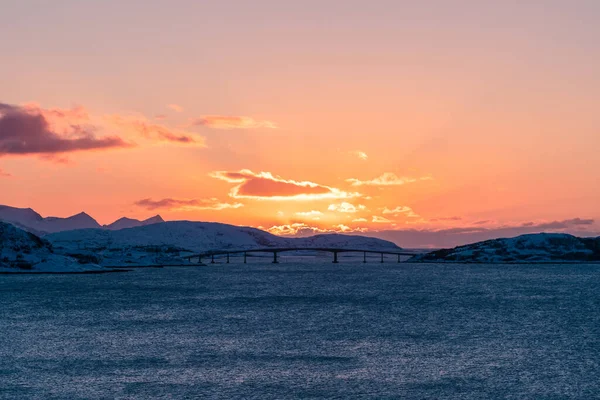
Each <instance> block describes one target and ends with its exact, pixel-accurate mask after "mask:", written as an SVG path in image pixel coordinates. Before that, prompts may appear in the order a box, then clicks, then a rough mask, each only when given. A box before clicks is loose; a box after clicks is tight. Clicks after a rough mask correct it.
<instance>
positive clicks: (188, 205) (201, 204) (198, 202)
mask: <svg viewBox="0 0 600 400" xmlns="http://www.w3.org/2000/svg"><path fill="white" fill-rule="evenodd" d="M135 205H136V206H139V207H143V208H145V209H146V210H158V209H167V210H171V211H195V210H215V211H220V210H225V209H228V208H240V207H243V206H244V205H243V204H242V203H233V204H230V203H222V202H220V201H219V200H218V199H216V198H211V199H173V198H165V199H161V200H152V199H142V200H139V201H136V202H135Z"/></svg>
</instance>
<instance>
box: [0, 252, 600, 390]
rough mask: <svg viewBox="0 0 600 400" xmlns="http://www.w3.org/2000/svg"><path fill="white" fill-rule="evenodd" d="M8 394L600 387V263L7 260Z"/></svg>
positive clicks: (2, 287)
mask: <svg viewBox="0 0 600 400" xmlns="http://www.w3.org/2000/svg"><path fill="white" fill-rule="evenodd" d="M0 304H1V305H2V306H1V308H0V398H16V399H29V398H33V399H35V398H40V399H42V398H43V399H48V398H56V399H59V398H61V399H62V398H64V399H87V398H123V399H127V398H132V399H133V398H139V399H150V398H177V399H179V398H222V399H232V398H245V399H252V398H255V399H270V398H273V399H286V398H331V399H334V398H338V399H349V398H408V399H411V398H416V399H492V398H498V399H504V398H506V399H524V398H531V399H564V398H574V399H575V398H577V399H593V398H600V382H599V380H600V378H599V377H600V365H599V363H600V265H508V266H492V265H432V264H429V265H414V264H400V265H398V264H378V263H377V264H367V265H366V266H365V265H363V264H361V263H342V264H337V265H333V264H331V263H329V262H327V263H325V262H323V263H320V264H314V263H313V264H298V263H291V262H287V263H285V262H284V263H282V264H279V265H271V264H261V263H257V262H256V260H254V263H253V264H248V265H234V264H230V265H223V264H221V265H216V266H210V267H203V268H170V269H147V270H137V271H135V272H130V273H122V274H105V275H54V276H53V275H46V276H31V275H30V276H0Z"/></svg>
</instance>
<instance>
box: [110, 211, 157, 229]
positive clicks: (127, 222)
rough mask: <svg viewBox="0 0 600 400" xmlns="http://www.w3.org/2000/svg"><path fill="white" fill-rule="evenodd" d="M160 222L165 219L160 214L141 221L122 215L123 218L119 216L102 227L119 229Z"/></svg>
mask: <svg viewBox="0 0 600 400" xmlns="http://www.w3.org/2000/svg"><path fill="white" fill-rule="evenodd" d="M161 222H165V220H164V219H162V217H161V216H160V215H155V216H154V217H151V218H148V219H145V220H143V221H140V220H139V219H133V218H127V217H123V218H119V219H118V220H116V221H115V222H113V223H112V224H109V225H104V226H103V228H106V229H110V230H113V231H116V230H119V229H126V228H136V227H138V226H146V225H152V224H159V223H161Z"/></svg>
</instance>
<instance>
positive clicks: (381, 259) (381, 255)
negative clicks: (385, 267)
mask: <svg viewBox="0 0 600 400" xmlns="http://www.w3.org/2000/svg"><path fill="white" fill-rule="evenodd" d="M381 263H382V264H383V253H381Z"/></svg>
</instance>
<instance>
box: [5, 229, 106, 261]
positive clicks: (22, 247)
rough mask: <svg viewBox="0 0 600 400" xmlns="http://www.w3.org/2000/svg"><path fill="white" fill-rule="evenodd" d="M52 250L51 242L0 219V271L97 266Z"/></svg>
mask: <svg viewBox="0 0 600 400" xmlns="http://www.w3.org/2000/svg"><path fill="white" fill-rule="evenodd" d="M85 261H86V260H84V259H79V260H78V259H76V258H74V257H69V256H65V255H59V254H55V253H54V251H53V249H52V245H51V244H50V243H49V242H48V241H46V240H43V239H40V238H39V237H37V236H35V235H34V234H32V233H29V232H26V231H24V230H22V229H19V228H17V227H15V226H13V225H12V224H9V223H5V222H0V272H86V271H98V270H103V268H101V267H100V266H98V265H96V264H91V263H85Z"/></svg>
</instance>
